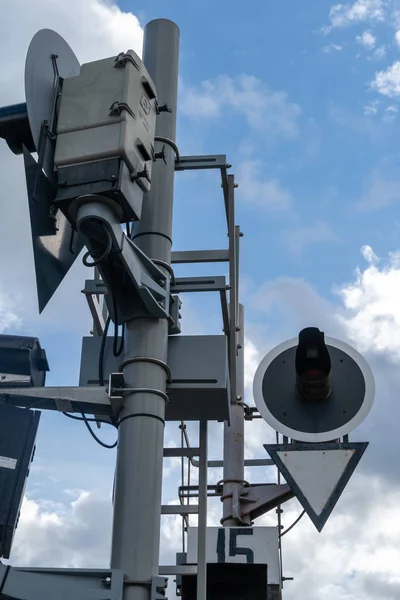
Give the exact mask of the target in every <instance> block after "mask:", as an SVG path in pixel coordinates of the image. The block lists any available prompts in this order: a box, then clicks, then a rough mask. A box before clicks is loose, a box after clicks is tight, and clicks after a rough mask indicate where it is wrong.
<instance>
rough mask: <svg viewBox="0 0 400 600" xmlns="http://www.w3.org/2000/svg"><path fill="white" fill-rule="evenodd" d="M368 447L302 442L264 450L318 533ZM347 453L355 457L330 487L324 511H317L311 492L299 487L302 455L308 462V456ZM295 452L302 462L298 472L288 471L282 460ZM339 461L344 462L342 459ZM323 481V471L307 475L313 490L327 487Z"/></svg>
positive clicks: (350, 444) (329, 476)
mask: <svg viewBox="0 0 400 600" xmlns="http://www.w3.org/2000/svg"><path fill="white" fill-rule="evenodd" d="M367 446H368V442H352V443H347V444H344V443H334V442H331V443H318V444H315V443H311V444H307V443H306V444H302V443H299V442H296V443H295V444H264V448H265V449H266V450H267V452H268V454H269V455H270V457H271V458H272V460H273V461H274V463H275V464H276V466H277V468H278V469H279V472H280V473H281V475H282V476H283V477H284V478H285V480H286V481H287V483H288V484H289V486H290V487H291V489H292V491H293V493H294V494H295V496H296V498H297V499H298V500H299V502H300V504H301V505H302V506H303V508H304V510H305V511H306V513H307V514H308V516H309V517H310V519H311V521H312V522H313V523H314V525H315V527H316V528H317V529H318V531H322V529H323V527H324V525H325V523H326V521H327V520H328V518H329V516H330V514H331V513H332V511H333V509H334V507H335V505H336V503H337V501H338V500H339V498H340V496H341V494H342V492H343V490H344V488H345V487H346V485H347V483H348V481H349V479H350V477H351V476H352V474H353V472H354V470H355V468H356V467H357V465H358V463H359V461H360V459H361V457H362V455H363V454H364V452H365V450H366V448H367ZM343 451H348V452H349V453H351V457H350V458H349V459H348V462H347V463H346V465H344V464H343V466H342V468H341V469H340V472H339V475H338V477H337V479H336V480H333V481H332V482H331V483H330V485H331V492H330V495H328V496H327V498H326V503H325V505H324V507H323V508H322V507H320V509H319V510H318V511H317V510H316V507H315V505H314V504H313V503H312V500H311V496H309V495H308V493H307V492H308V490H307V488H305V487H304V486H300V485H299V475H300V477H301V473H300V471H301V468H300V465H301V457H300V454H302V453H305V458H307V457H306V453H313V454H315V453H317V452H318V453H321V455H328V454H330V453H338V454H342V453H343ZM291 452H295V453H297V454H298V455H299V458H300V461H297V469H294V470H292V469H290V468H288V465H287V464H285V462H284V460H282V456H280V455H282V454H283V455H285V454H288V453H291ZM338 458H339V459H340V456H339V457H338ZM308 466H309V463H308ZM304 468H306V466H304V467H303V470H304ZM325 475H326V477H328V478H330V479H332V476H331V474H330V473H329V472H327V473H325ZM323 477H324V472H323V470H322V469H321V471H320V472H319V471H316V472H309V473H307V479H308V481H309V483H310V486H311V488H318V486H319V485H322V484H323V483H324V482H322V481H321V479H322V478H323ZM310 491H312V490H310ZM321 508H322V510H321Z"/></svg>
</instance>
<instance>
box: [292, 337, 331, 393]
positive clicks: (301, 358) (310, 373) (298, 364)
mask: <svg viewBox="0 0 400 600" xmlns="http://www.w3.org/2000/svg"><path fill="white" fill-rule="evenodd" d="M295 368H296V391H297V393H298V395H299V396H300V398H301V399H302V400H304V401H305V402H320V401H322V400H326V399H327V398H328V397H329V396H330V394H331V391H332V388H331V377H330V374H331V358H330V356H329V352H328V348H327V347H326V344H325V335H324V333H323V332H322V331H320V330H319V329H318V328H317V327H307V328H306V329H303V330H302V331H300V333H299V344H298V346H297V348H296V357H295Z"/></svg>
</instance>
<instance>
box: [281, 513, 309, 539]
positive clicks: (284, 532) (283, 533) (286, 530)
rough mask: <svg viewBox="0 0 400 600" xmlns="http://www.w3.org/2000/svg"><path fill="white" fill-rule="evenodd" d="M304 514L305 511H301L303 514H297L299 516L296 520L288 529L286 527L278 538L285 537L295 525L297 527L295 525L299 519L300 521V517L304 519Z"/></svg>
mask: <svg viewBox="0 0 400 600" xmlns="http://www.w3.org/2000/svg"><path fill="white" fill-rule="evenodd" d="M305 514H306V511H305V510H303V512H302V513H300V514H299V516H298V517H297V519H296V520H295V521H293V523H292V524H291V526H290V527H288V528H287V529H285V530H284V531H282V533H281V534H280V536H279V537H282V536H284V535H286V534H287V533H289V531H290V530H291V529H293V527H294V526H295V525H297V523H298V522H299V521H300V519H301V518H302V517H304V515H305Z"/></svg>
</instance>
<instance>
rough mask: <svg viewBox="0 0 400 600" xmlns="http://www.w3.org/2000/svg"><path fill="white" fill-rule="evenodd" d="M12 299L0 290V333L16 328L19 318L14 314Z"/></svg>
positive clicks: (18, 324)
mask: <svg viewBox="0 0 400 600" xmlns="http://www.w3.org/2000/svg"><path fill="white" fill-rule="evenodd" d="M14 311H15V308H14V301H13V299H11V298H10V297H9V296H7V294H5V293H4V292H0V333H7V331H8V330H9V329H17V328H18V327H19V326H20V324H21V320H20V318H19V316H17V315H16V314H15V312H14Z"/></svg>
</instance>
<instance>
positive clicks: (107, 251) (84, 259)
mask: <svg viewBox="0 0 400 600" xmlns="http://www.w3.org/2000/svg"><path fill="white" fill-rule="evenodd" d="M103 229H104V231H105V232H106V235H107V246H106V249H105V250H104V252H103V254H102V255H101V256H99V258H96V259H94V258H93V256H92V253H91V251H90V250H88V251H87V252H86V253H85V254H84V255H83V257H82V262H83V264H84V265H85V267H97V265H99V264H100V263H101V262H103V260H105V259H106V258H107V257H108V256H109V254H110V252H111V250H112V246H113V240H112V237H111V233H110V232H109V231H108V229H107V228H106V227H103ZM89 256H92V258H93V261H92V262H88V258H89Z"/></svg>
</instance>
